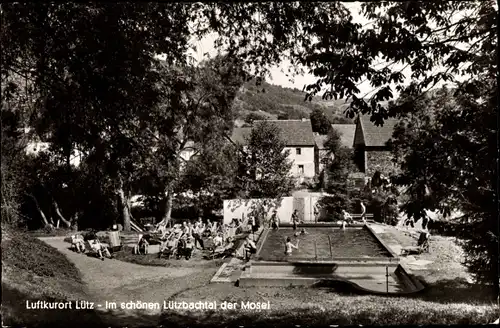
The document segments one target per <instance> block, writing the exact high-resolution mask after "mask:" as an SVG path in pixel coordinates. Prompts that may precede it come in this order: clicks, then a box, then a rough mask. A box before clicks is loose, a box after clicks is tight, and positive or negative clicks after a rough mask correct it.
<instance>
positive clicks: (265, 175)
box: [238, 122, 294, 198]
mask: <svg viewBox="0 0 500 328" xmlns="http://www.w3.org/2000/svg"><path fill="white" fill-rule="evenodd" d="M238 151H239V159H238V162H239V170H238V185H239V186H240V187H239V188H240V190H241V195H242V196H243V198H280V197H284V196H288V195H289V194H290V192H291V191H292V190H293V187H294V180H293V178H292V177H291V176H290V169H291V167H292V163H291V161H290V160H289V159H288V155H289V150H285V142H284V140H283V139H282V136H281V130H280V129H279V127H277V126H276V125H275V124H273V123H270V122H259V123H258V124H256V125H255V126H254V127H253V128H252V132H251V133H250V136H249V137H248V139H247V140H246V146H241V145H239V146H238Z"/></svg>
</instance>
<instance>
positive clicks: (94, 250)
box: [85, 239, 111, 260]
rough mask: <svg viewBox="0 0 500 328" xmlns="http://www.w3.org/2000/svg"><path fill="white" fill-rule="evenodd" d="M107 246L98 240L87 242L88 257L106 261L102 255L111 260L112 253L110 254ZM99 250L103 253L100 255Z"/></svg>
mask: <svg viewBox="0 0 500 328" xmlns="http://www.w3.org/2000/svg"><path fill="white" fill-rule="evenodd" d="M107 246H108V245H107V244H104V243H101V242H99V240H97V239H95V240H86V241H85V251H86V253H87V255H90V256H96V257H100V258H101V259H102V260H104V257H101V255H102V256H106V257H108V258H111V253H110V252H109V250H108V248H107ZM99 250H100V251H101V254H99Z"/></svg>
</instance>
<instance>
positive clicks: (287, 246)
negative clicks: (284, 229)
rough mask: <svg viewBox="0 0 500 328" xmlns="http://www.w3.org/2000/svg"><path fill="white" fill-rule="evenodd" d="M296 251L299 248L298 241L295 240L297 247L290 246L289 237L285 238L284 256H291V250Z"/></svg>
mask: <svg viewBox="0 0 500 328" xmlns="http://www.w3.org/2000/svg"><path fill="white" fill-rule="evenodd" d="M294 248H295V249H298V248H299V241H298V240H297V245H294V244H292V240H291V238H290V237H287V238H286V243H285V254H286V255H292V251H293V249H294Z"/></svg>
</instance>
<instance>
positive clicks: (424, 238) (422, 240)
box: [401, 232, 430, 255]
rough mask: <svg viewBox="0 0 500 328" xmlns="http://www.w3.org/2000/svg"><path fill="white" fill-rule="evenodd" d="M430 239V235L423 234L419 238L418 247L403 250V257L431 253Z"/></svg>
mask: <svg viewBox="0 0 500 328" xmlns="http://www.w3.org/2000/svg"><path fill="white" fill-rule="evenodd" d="M429 239H430V234H429V233H427V232H421V233H420V237H419V238H418V243H417V246H408V247H403V248H402V249H401V255H410V254H422V253H428V252H429Z"/></svg>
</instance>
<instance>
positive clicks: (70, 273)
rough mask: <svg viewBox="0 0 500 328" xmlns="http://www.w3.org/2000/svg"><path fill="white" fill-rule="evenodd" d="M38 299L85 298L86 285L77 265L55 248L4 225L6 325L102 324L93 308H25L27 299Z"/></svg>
mask: <svg viewBox="0 0 500 328" xmlns="http://www.w3.org/2000/svg"><path fill="white" fill-rule="evenodd" d="M38 300H41V301H44V300H45V301H67V300H68V301H70V300H71V301H76V300H86V287H85V285H84V284H83V283H82V280H81V276H80V273H79V272H78V270H77V269H76V268H75V266H74V265H73V264H72V263H71V262H69V261H68V260H67V259H66V258H65V257H64V256H63V255H62V254H61V253H59V252H58V251H57V250H56V249H54V248H52V247H50V246H48V245H46V244H45V243H43V242H42V241H40V240H38V239H36V238H33V237H32V236H29V235H27V234H24V233H20V232H15V231H12V230H10V229H9V228H8V227H3V226H2V324H3V325H8V326H18V325H22V326H47V325H50V326H66V325H67V323H68V322H78V323H79V324H82V325H86V324H89V325H90V324H91V325H95V324H99V323H101V321H100V319H99V318H98V316H97V315H96V314H95V312H93V311H79V310H30V309H26V301H35V302H36V301H38ZM73 308H74V306H73ZM75 320H76V321H75Z"/></svg>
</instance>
